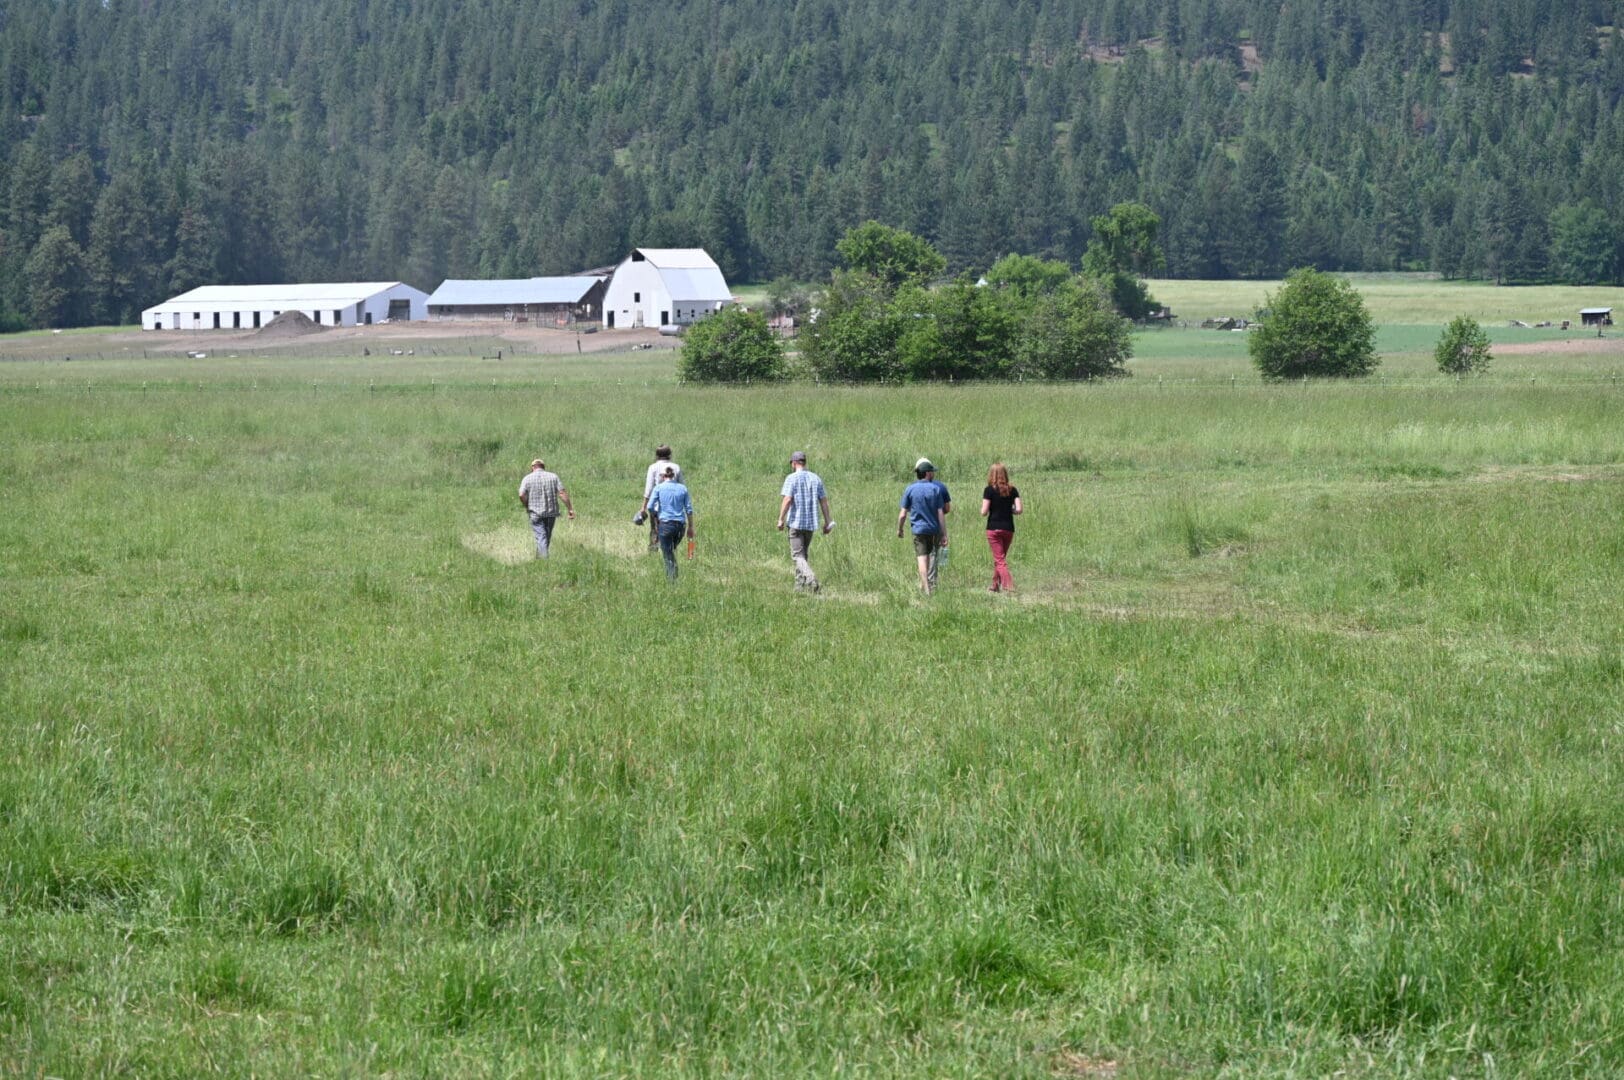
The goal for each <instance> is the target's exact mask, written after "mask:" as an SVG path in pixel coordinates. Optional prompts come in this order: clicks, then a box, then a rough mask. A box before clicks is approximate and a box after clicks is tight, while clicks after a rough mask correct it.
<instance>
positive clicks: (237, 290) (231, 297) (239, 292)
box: [147, 281, 415, 311]
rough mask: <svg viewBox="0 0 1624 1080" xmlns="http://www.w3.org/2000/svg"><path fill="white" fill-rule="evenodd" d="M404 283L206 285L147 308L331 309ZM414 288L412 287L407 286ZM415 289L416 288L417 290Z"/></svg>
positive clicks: (351, 282)
mask: <svg viewBox="0 0 1624 1080" xmlns="http://www.w3.org/2000/svg"><path fill="white" fill-rule="evenodd" d="M401 284H403V282H399V281H345V282H328V283H317V284H292V285H204V286H201V287H200V288H196V289H193V290H191V291H190V292H183V293H181V294H180V295H179V296H173V297H170V298H169V299H168V300H165V301H164V302H163V303H161V304H154V305H153V306H152V307H150V308H148V309H147V310H148V311H156V310H159V309H169V308H174V309H177V310H185V309H188V308H208V309H209V310H211V311H233V310H236V311H268V310H270V309H272V308H275V309H279V310H283V311H297V310H299V309H300V308H331V307H345V306H347V305H349V304H359V303H360V302H361V301H363V300H366V299H369V298H371V297H374V296H377V295H378V294H379V293H381V292H388V291H389V290H390V289H393V288H395V287H396V286H398V285H401ZM407 288H411V286H407ZM414 291H415V290H414Z"/></svg>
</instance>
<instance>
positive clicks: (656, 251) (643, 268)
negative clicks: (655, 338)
mask: <svg viewBox="0 0 1624 1080" xmlns="http://www.w3.org/2000/svg"><path fill="white" fill-rule="evenodd" d="M732 302H733V292H732V290H731V289H729V288H728V287H727V280H726V279H725V278H724V277H722V269H721V267H719V266H717V265H716V260H714V259H712V258H711V257H710V256H709V255H707V254H705V251H704V249H703V248H637V249H635V250H634V251H633V252H632V253H631V254H630V255H628V256H626V258H625V260H624V261H622V262H621V264H620V265H619V266H617V267H615V273H614V276H613V277H611V278H610V279H609V288H608V291H606V292H605V293H604V296H603V325H604V326H605V327H608V328H610V329H614V328H616V327H619V328H620V329H622V330H624V329H627V328H630V327H639V326H656V327H657V326H687V325H688V324H690V323H693V322H696V321H698V320H699V319H703V318H704V317H705V316H706V315H709V314H711V313H712V312H715V311H720V310H721V309H722V308H724V307H726V306H727V305H729V304H731V303H732Z"/></svg>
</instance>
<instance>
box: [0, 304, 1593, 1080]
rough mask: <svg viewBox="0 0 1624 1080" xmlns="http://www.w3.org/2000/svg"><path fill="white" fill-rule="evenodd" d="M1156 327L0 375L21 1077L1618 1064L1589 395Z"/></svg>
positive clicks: (4, 645)
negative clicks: (791, 538)
mask: <svg viewBox="0 0 1624 1080" xmlns="http://www.w3.org/2000/svg"><path fill="white" fill-rule="evenodd" d="M1384 332H1385V331H1384ZM1422 336H1423V337H1424V336H1426V335H1425V334H1423V335H1422ZM1208 343H1210V344H1208ZM9 344H11V343H10V342H5V343H0V352H4V351H6V346H7V345H9ZM1140 344H1141V348H1140V357H1141V358H1140V359H1139V360H1136V361H1135V368H1136V370H1137V372H1138V373H1137V374H1136V376H1135V377H1134V378H1132V379H1128V380H1121V381H1118V382H1115V383H1112V384H1110V385H1104V386H1030V385H1028V386H972V387H911V388H887V389H857V390H854V389H833V390H831V389H828V388H819V387H815V386H810V385H805V384H802V385H795V386H789V387H781V388H763V387H756V388H750V389H738V390H719V389H698V388H693V387H678V386H676V385H674V382H673V380H672V377H671V358H670V356H669V355H668V354H664V355H651V354H650V353H649V352H646V351H639V352H632V353H619V354H614V353H609V354H603V355H600V356H597V357H590V356H540V357H524V358H521V359H512V358H509V359H504V360H502V361H484V360H479V359H477V358H473V357H460V358H459V357H449V356H421V355H418V356H410V357H406V356H401V357H394V356H388V357H380V356H374V357H372V358H368V359H365V360H361V359H357V358H353V357H344V358H337V359H323V358H320V357H301V356H296V355H293V356H290V355H283V356H276V357H270V356H261V357H253V358H250V357H239V358H238V359H236V360H231V359H223V358H217V357H211V358H210V359H209V360H208V361H186V360H174V359H165V360H161V361H142V360H139V359H122V358H121V359H116V360H114V359H103V360H88V361H86V360H75V361H72V362H69V363H63V362H62V361H60V360H57V361H15V362H12V363H9V364H4V365H0V475H3V476H4V477H5V481H4V490H5V495H6V507H7V513H6V514H5V516H4V518H3V519H0V581H3V582H4V584H3V586H0V1073H5V1074H8V1075H9V1074H12V1073H16V1074H18V1075H28V1076H32V1075H59V1076H84V1075H102V1074H115V1073H116V1074H128V1075H150V1076H193V1075H200V1074H207V1073H211V1072H225V1073H233V1074H242V1075H247V1074H259V1075H288V1076H293V1075H375V1074H396V1075H412V1076H418V1075H423V1076H429V1075H433V1076H439V1075H452V1074H465V1075H466V1074H472V1075H545V1076H592V1077H597V1076H606V1075H611V1076H651V1077H653V1076H660V1077H664V1076H695V1077H698V1076H717V1075H758V1076H772V1077H778V1076H787V1075H793V1076H805V1075H819V1076H822V1075H918V1076H933V1077H934V1076H962V1077H972V1076H997V1077H1032V1078H1038V1077H1052V1076H1057V1075H1058V1076H1077V1077H1107V1076H1116V1077H1123V1078H1127V1077H1162V1076H1168V1077H1171V1076H1179V1077H1185V1076H1219V1075H1224V1076H1328V1075H1334V1074H1342V1075H1361V1076H1401V1075H1414V1076H1439V1077H1442V1076H1448V1075H1457V1076H1485V1077H1486V1076H1536V1075H1549V1076H1563V1077H1572V1076H1593V1077H1611V1076H1617V1075H1620V1073H1624V1042H1621V1040H1620V1036H1619V1030H1620V1027H1619V1022H1618V1020H1619V1017H1620V1016H1621V1015H1624V948H1620V945H1621V943H1624V890H1621V888H1620V882H1621V881H1624V765H1621V762H1624V758H1621V757H1620V755H1619V753H1618V741H1619V738H1620V736H1621V731H1620V727H1619V718H1620V717H1621V716H1624V636H1621V630H1620V623H1619V618H1618V614H1619V597H1620V596H1621V595H1624V531H1621V527H1620V516H1619V507H1620V505H1621V499H1624V424H1620V423H1619V417H1620V415H1624V389H1621V388H1619V387H1618V386H1617V385H1616V384H1614V383H1611V382H1610V381H1609V379H1608V377H1607V376H1608V374H1609V372H1610V371H1611V372H1615V373H1616V371H1617V370H1618V369H1617V366H1616V359H1614V357H1613V356H1612V355H1610V354H1606V353H1602V354H1579V353H1574V352H1561V351H1554V352H1551V353H1548V354H1546V355H1544V356H1543V357H1542V358H1541V360H1540V362H1541V363H1543V364H1544V365H1545V366H1544V368H1543V369H1542V373H1541V374H1540V375H1539V376H1538V377H1537V380H1536V381H1535V382H1533V383H1530V382H1528V381H1527V379H1526V378H1522V377H1521V376H1513V375H1512V374H1509V373H1508V374H1505V375H1503V376H1501V377H1497V378H1492V379H1488V380H1473V381H1467V382H1464V383H1457V382H1455V381H1454V380H1447V379H1443V378H1441V377H1438V376H1437V375H1436V373H1435V372H1432V373H1428V372H1427V371H1426V370H1425V365H1424V364H1423V363H1422V362H1421V361H1420V360H1419V359H1416V358H1413V357H1411V358H1408V359H1406V358H1404V357H1402V356H1395V357H1394V358H1390V362H1391V363H1392V364H1393V365H1394V366H1402V367H1404V368H1405V370H1407V371H1412V373H1413V377H1409V378H1398V377H1394V378H1391V379H1389V380H1388V382H1386V383H1385V384H1384V383H1382V382H1380V381H1368V382H1365V383H1359V384H1341V383H1338V384H1329V385H1320V384H1311V385H1307V386H1302V385H1293V386H1287V387H1260V386H1256V385H1251V384H1247V383H1243V382H1240V381H1239V380H1238V381H1237V385H1236V386H1235V387H1234V388H1231V387H1230V386H1228V385H1227V383H1225V382H1224V381H1223V380H1222V379H1221V378H1220V379H1219V380H1218V381H1217V382H1214V381H1212V380H1210V379H1208V381H1207V382H1205V383H1202V384H1198V383H1193V382H1179V381H1177V380H1178V379H1179V378H1180V373H1181V372H1185V373H1189V372H1200V373H1202V377H1203V378H1206V373H1207V372H1210V370H1211V369H1212V368H1216V369H1218V370H1220V371H1222V370H1232V371H1236V372H1244V370H1245V368H1244V353H1243V351H1242V352H1237V350H1243V349H1244V339H1243V335H1239V334H1236V335H1227V334H1213V333H1210V332H1201V331H1169V332H1161V333H1147V334H1145V335H1143V336H1142V337H1141V338H1140ZM1417 347H1418V348H1419V347H1420V346H1417ZM1158 350H1161V351H1158ZM1532 362H1533V361H1532V360H1529V359H1528V358H1525V357H1520V356H1519V357H1515V358H1508V359H1506V360H1505V361H1503V365H1502V366H1503V368H1504V369H1517V370H1520V369H1518V368H1517V365H1521V364H1525V363H1532ZM1609 365H1613V366H1612V367H1611V368H1609ZM1158 378H1163V379H1166V380H1167V382H1166V384H1165V386H1163V385H1162V384H1159V383H1158V381H1157V380H1158ZM555 380H556V384H557V385H555ZM1579 380H1582V383H1580V384H1575V383H1576V382H1577V381H1579ZM143 384H146V389H143V388H142V387H143ZM200 384H201V385H200ZM661 440H668V441H670V442H671V443H672V444H673V445H674V446H675V447H676V449H677V457H678V459H679V460H680V461H681V462H682V464H683V465H684V466H685V467H686V469H687V470H688V473H689V477H690V480H691V484H692V487H693V491H694V497H695V500H696V502H697V505H698V509H699V522H700V526H701V529H700V536H699V542H698V557H697V558H696V559H694V560H693V561H692V562H688V561H684V563H683V566H682V576H681V579H680V580H679V581H678V582H677V583H676V585H675V586H674V587H672V586H668V585H667V583H666V582H665V581H664V579H663V575H662V574H661V572H660V570H659V568H658V558H657V557H655V558H650V557H649V556H648V555H646V554H645V553H644V552H643V551H642V545H643V534H642V532H641V531H640V530H639V529H636V528H634V527H633V526H632V525H631V524H630V522H629V520H628V519H629V518H630V517H631V514H632V511H633V509H634V503H635V496H636V493H637V487H638V484H639V482H640V478H641V475H642V468H643V466H644V465H645V464H646V462H647V459H648V456H649V451H650V448H651V447H652V446H653V445H654V444H655V443H656V442H658V441H661ZM796 448H804V449H806V450H808V451H809V452H810V454H811V457H812V464H813V467H814V468H815V469H816V470H818V471H819V472H820V473H821V474H822V475H823V477H824V479H825V480H826V482H827V483H828V486H829V490H830V495H831V497H832V501H833V506H834V513H835V517H836V519H837V520H838V521H839V522H840V527H839V528H838V529H837V530H836V532H835V534H834V535H833V536H832V537H830V538H828V539H825V540H820V541H818V542H817V543H816V545H815V546H814V549H813V561H814V563H815V564H816V565H817V567H818V568H819V570H820V572H821V573H822V575H823V577H824V581H825V589H824V592H823V595H822V596H820V597H818V598H815V599H814V598H810V597H799V596H796V595H794V594H793V592H792V589H791V570H790V566H789V562H788V558H787V555H786V552H785V543H784V539H783V537H782V535H781V534H779V533H777V532H775V531H774V529H773V522H774V516H775V513H776V510H777V502H778V495H777V493H778V485H779V482H780V479H781V477H782V474H783V472H784V470H785V468H786V464H785V461H786V458H787V455H788V453H789V451H790V450H792V449H796ZM538 453H540V454H543V455H544V456H545V457H546V459H547V460H548V462H549V463H550V464H552V465H553V466H554V467H556V468H557V469H558V470H559V471H560V472H561V473H562V474H563V475H564V477H565V479H566V480H567V481H568V483H569V486H570V489H571V491H572V493H573V494H574V496H575V499H576V505H577V508H578V509H579V511H580V517H579V519H578V520H577V521H575V522H564V523H561V524H560V526H559V529H558V534H557V537H556V554H555V557H554V558H553V559H552V560H551V561H549V562H547V563H537V562H535V561H533V560H531V559H530V558H529V557H528V556H529V552H530V550H531V549H530V540H529V536H528V528H527V526H526V524H525V522H524V521H523V519H522V517H521V515H520V513H519V510H518V507H517V505H516V503H515V500H514V494H513V490H514V488H515V486H516V485H517V483H518V481H519V478H520V476H521V474H522V472H523V471H524V468H525V463H526V462H528V461H529V459H530V458H531V457H532V456H534V455H535V454H538ZM920 454H929V455H930V456H931V457H932V458H934V459H935V460H936V461H937V463H938V464H939V465H940V466H941V469H942V478H943V479H944V480H945V481H946V482H947V483H948V484H949V486H950V487H951V489H952V491H953V493H954V496H955V503H956V512H955V513H954V515H953V517H952V519H951V520H952V522H953V525H954V533H953V536H954V544H953V547H952V551H953V552H954V555H953V558H952V560H951V562H950V564H949V566H948V567H947V568H946V570H945V571H944V583H943V588H942V591H941V592H940V593H939V594H938V595H937V596H936V597H934V598H933V599H931V600H929V601H925V600H922V599H920V598H918V597H917V596H916V595H915V592H914V591H913V589H912V588H911V577H912V569H911V565H910V564H911V555H910V552H909V549H908V547H907V546H906V545H905V544H904V543H903V542H902V541H899V540H897V539H896V537H895V534H894V531H893V527H894V521H895V506H896V498H897V495H898V493H899V492H900V490H901V488H902V485H903V483H904V481H905V480H906V479H907V478H908V469H909V467H910V466H911V464H912V462H913V460H914V459H915V458H916V457H917V456H918V455H920ZM994 459H1002V460H1004V461H1006V462H1008V463H1009V465H1010V467H1011V469H1012V471H1013V473H1014V478H1015V481H1016V483H1017V484H1018V485H1019V486H1020V489H1021V492H1022V495H1023V497H1024V499H1025V501H1026V504H1027V507H1028V513H1027V514H1026V515H1025V516H1024V517H1023V518H1022V519H1021V521H1020V528H1019V532H1018V536H1017V540H1016V543H1015V547H1014V551H1013V554H1012V562H1013V567H1014V573H1015V579H1016V583H1017V586H1018V587H1019V589H1020V592H1019V593H1018V594H1017V595H1016V596H1013V597H995V596H989V595H988V594H987V592H986V591H985V586H986V584H987V581H988V578H989V576H990V575H989V572H988V563H989V560H988V557H987V554H986V546H985V542H984V540H983V539H982V536H981V533H980V531H979V529H978V527H977V526H978V522H977V520H976V518H975V509H976V506H977V502H978V495H979V492H980V486H981V480H982V477H983V476H984V474H985V469H986V466H987V464H988V463H989V462H991V461H992V460H994Z"/></svg>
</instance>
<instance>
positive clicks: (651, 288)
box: [603, 259, 677, 330]
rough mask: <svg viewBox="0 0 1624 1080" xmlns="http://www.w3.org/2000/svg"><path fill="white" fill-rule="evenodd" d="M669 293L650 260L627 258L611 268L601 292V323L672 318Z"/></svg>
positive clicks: (629, 324)
mask: <svg viewBox="0 0 1624 1080" xmlns="http://www.w3.org/2000/svg"><path fill="white" fill-rule="evenodd" d="M676 321H677V320H676V316H675V313H674V312H673V310H672V304H671V294H670V293H668V292H666V289H665V282H664V281H663V280H662V279H661V277H660V271H659V270H658V269H657V268H656V267H655V266H654V264H653V263H650V262H634V261H632V260H631V259H627V260H626V261H625V262H623V263H621V264H620V265H619V266H618V267H616V268H615V276H614V277H612V278H610V279H609V288H608V289H607V290H606V291H605V292H604V294H603V325H604V326H608V327H614V328H615V329H617V330H629V329H631V328H633V327H637V326H664V325H666V324H667V323H671V322H676Z"/></svg>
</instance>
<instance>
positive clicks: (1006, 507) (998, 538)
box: [981, 461, 1021, 592]
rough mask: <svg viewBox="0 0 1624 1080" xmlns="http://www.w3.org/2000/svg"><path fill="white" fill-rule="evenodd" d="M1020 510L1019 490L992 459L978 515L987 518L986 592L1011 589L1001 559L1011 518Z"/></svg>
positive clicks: (1012, 525) (1011, 528) (1010, 540)
mask: <svg viewBox="0 0 1624 1080" xmlns="http://www.w3.org/2000/svg"><path fill="white" fill-rule="evenodd" d="M1020 512H1021V493H1020V491H1019V490H1017V489H1016V487H1015V485H1013V484H1011V483H1010V482H1009V470H1008V469H1006V468H1004V463H1003V462H1001V461H995V462H993V464H992V468H990V469H988V470H987V487H986V489H985V490H984V491H982V493H981V516H982V517H984V518H986V519H987V546H988V547H990V548H992V588H990V589H988V590H987V591H988V592H1005V591H1008V592H1014V591H1015V582H1014V581H1013V580H1012V579H1011V578H1010V576H1009V566H1008V564H1007V563H1006V562H1005V559H1006V558H1007V557H1008V555H1009V545H1010V544H1011V543H1013V542H1014V540H1015V518H1016V515H1018V514H1019V513H1020Z"/></svg>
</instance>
